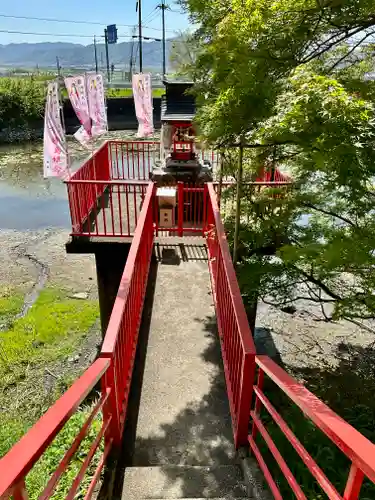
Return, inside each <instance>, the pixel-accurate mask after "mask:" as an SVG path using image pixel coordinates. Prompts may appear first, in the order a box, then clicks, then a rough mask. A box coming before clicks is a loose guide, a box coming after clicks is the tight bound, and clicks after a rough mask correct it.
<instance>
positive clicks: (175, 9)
mask: <svg viewBox="0 0 375 500" xmlns="http://www.w3.org/2000/svg"><path fill="white" fill-rule="evenodd" d="M1 3H2V4H3V5H2V6H1V7H0V44H8V43H21V42H29V43H30V42H52V41H65V42H75V43H82V44H84V45H88V44H90V43H92V37H93V36H94V35H97V36H100V35H102V34H103V29H104V27H105V26H106V25H107V24H117V25H118V34H119V41H128V40H130V39H129V38H126V37H125V36H126V35H129V34H131V33H132V27H131V26H133V25H134V24H136V23H137V22H138V14H137V13H136V11H135V5H136V0H91V1H90V0H13V1H4V2H1ZM166 3H167V4H168V5H169V6H170V8H171V10H170V11H167V12H166V27H167V30H168V31H167V36H173V34H174V32H175V31H176V30H184V29H187V28H188V27H189V24H188V19H187V17H186V15H184V14H182V13H181V9H180V7H179V6H178V5H176V4H175V3H174V0H169V1H168V0H167V1H166ZM158 4H160V0H142V19H143V23H142V24H143V25H144V26H145V28H144V35H145V36H153V37H161V11H160V10H158V9H155V7H156V6H157V5H158ZM4 16H25V17H39V18H54V19H61V20H68V21H70V20H74V21H85V22H99V23H101V24H79V23H77V22H76V23H69V22H67V23H62V22H49V21H41V20H35V19H34V20H32V19H17V18H12V17H4ZM121 25H123V26H121ZM126 25H130V26H126ZM146 26H147V28H146ZM3 31H20V32H24V33H25V34H20V33H4V32H3ZM30 32H34V33H47V34H49V35H48V36H43V35H31V34H26V33H30ZM61 35H68V36H61ZM121 35H123V37H121Z"/></svg>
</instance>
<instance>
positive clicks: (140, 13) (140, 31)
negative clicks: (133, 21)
mask: <svg viewBox="0 0 375 500" xmlns="http://www.w3.org/2000/svg"><path fill="white" fill-rule="evenodd" d="M135 10H136V12H137V11H138V43H139V72H140V73H142V70H143V53H142V0H137V6H136V9H135Z"/></svg>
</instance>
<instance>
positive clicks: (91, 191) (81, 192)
mask: <svg viewBox="0 0 375 500" xmlns="http://www.w3.org/2000/svg"><path fill="white" fill-rule="evenodd" d="M108 155H109V148H108V143H104V144H103V145H102V146H101V148H99V149H98V151H96V152H95V153H94V154H93V155H92V156H91V157H90V158H89V159H88V160H87V161H86V162H85V163H84V164H83V165H82V166H81V167H80V168H79V169H78V170H77V171H76V172H75V173H74V174H73V175H72V176H71V178H70V179H69V180H67V181H65V182H66V185H67V189H68V199H69V207H70V215H71V219H72V228H73V233H77V234H79V233H81V232H82V231H83V226H84V224H85V222H86V221H87V220H88V217H89V215H90V213H91V212H92V210H94V209H95V207H96V204H97V201H98V199H99V198H100V197H101V196H102V195H103V193H104V191H105V189H106V185H107V184H106V182H99V183H90V182H87V181H109V180H111V172H110V165H109V156H108ZM78 181H81V182H78Z"/></svg>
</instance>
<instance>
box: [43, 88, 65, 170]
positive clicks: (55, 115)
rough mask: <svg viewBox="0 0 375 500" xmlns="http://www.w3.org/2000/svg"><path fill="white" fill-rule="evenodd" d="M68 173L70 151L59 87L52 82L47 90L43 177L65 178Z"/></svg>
mask: <svg viewBox="0 0 375 500" xmlns="http://www.w3.org/2000/svg"><path fill="white" fill-rule="evenodd" d="M68 173H69V165H68V151H67V146H66V140H65V132H64V129H63V126H62V123H61V116H60V100H59V87H58V83H57V82H51V83H49V84H48V88H47V101H46V109H45V115H44V139H43V175H44V177H65V176H66V175H67V174H68Z"/></svg>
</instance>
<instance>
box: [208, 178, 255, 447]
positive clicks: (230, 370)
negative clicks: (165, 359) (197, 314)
mask: <svg viewBox="0 0 375 500" xmlns="http://www.w3.org/2000/svg"><path fill="white" fill-rule="evenodd" d="M206 235H207V247H208V256H209V267H210V274H211V282H212V290H213V296H214V303H215V308H216V317H217V324H218V330H219V336H220V341H221V348H222V356H223V363H224V372H225V378H226V384H227V392H228V399H229V404H230V409H231V416H232V425H233V432H234V440H235V445H236V447H237V448H238V447H239V446H243V445H245V444H246V442H247V428H248V420H249V411H250V405H251V398H252V392H253V391H252V389H253V380H254V370H255V352H256V351H255V344H254V340H253V337H252V333H251V331H250V327H249V323H248V320H247V315H246V311H245V306H244V304H243V301H242V297H241V293H240V289H239V286H238V282H237V278H236V273H235V270H234V267H233V263H232V259H231V256H230V252H229V246H228V242H227V238H226V235H225V230H224V226H223V223H222V220H221V217H220V211H219V207H218V204H217V199H216V193H215V190H214V186H213V184H208V202H207V226H206Z"/></svg>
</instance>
